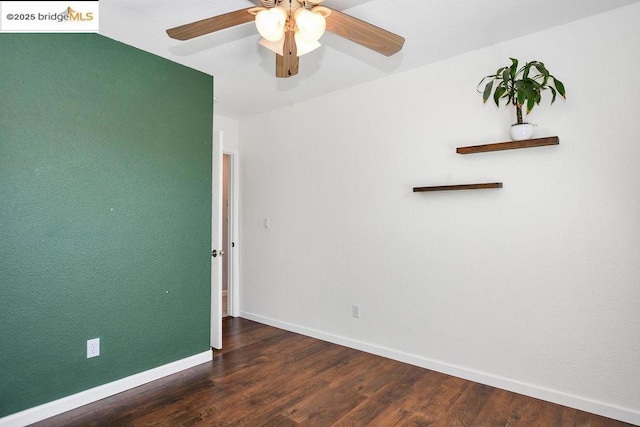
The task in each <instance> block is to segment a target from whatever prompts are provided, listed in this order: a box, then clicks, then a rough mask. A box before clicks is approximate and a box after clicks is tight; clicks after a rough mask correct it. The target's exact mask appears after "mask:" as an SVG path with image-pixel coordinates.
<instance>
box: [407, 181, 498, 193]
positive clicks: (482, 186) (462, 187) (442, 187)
mask: <svg viewBox="0 0 640 427" xmlns="http://www.w3.org/2000/svg"><path fill="white" fill-rule="evenodd" d="M487 188H502V183H501V182H487V183H483V184H460V185H437V186H435V187H413V192H414V193H420V192H423V191H451V190H484V189H487Z"/></svg>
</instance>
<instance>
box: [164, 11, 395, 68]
mask: <svg viewBox="0 0 640 427" xmlns="http://www.w3.org/2000/svg"><path fill="white" fill-rule="evenodd" d="M322 1H323V0H260V3H261V6H257V7H249V8H246V9H240V10H236V11H234V12H229V13H224V14H222V15H218V16H213V17H211V18H206V19H203V20H200V21H196V22H192V23H190V24H185V25H181V26H179V27H175V28H170V29H168V30H167V34H168V35H169V37H171V38H174V39H177V40H189V39H192V38H195V37H199V36H203V35H205V34H209V33H213V32H215V31H220V30H224V29H226V28H231V27H235V26H236V25H241V24H246V23H248V22H251V21H254V20H255V23H256V27H257V28H258V31H259V32H260V35H262V39H261V40H260V42H259V43H260V44H261V45H263V46H265V47H266V48H268V49H270V50H272V51H274V52H275V53H276V77H291V76H294V75H296V74H298V61H299V60H298V57H299V56H301V55H304V54H305V53H307V52H310V51H312V50H313V49H315V48H317V47H319V46H320V43H319V42H318V39H319V38H320V36H322V34H323V32H324V31H325V29H326V30H327V31H330V32H332V33H334V34H336V35H338V36H341V37H344V38H346V39H348V40H351V41H352V42H355V43H357V44H359V45H362V46H364V47H367V48H369V49H372V50H374V51H376V52H378V53H381V54H383V55H385V56H391V55H393V54H395V53H397V52H399V51H400V49H402V46H403V45H404V38H403V37H401V36H399V35H397V34H394V33H391V32H389V31H387V30H384V29H382V28H379V27H376V26H375V25H373V24H370V23H368V22H365V21H362V20H360V19H358V18H354V17H352V16H349V15H347V14H345V13H342V12H340V11H337V10H335V9H330V8H328V7H325V6H319V4H320V3H321V2H322Z"/></svg>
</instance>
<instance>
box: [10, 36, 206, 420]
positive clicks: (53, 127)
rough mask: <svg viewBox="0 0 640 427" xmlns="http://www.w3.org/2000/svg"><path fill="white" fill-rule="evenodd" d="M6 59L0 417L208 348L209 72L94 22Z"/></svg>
mask: <svg viewBox="0 0 640 427" xmlns="http://www.w3.org/2000/svg"><path fill="white" fill-rule="evenodd" d="M0 58H2V59H1V61H0V230H2V231H1V233H2V235H1V238H0V307H1V308H0V328H2V332H1V334H0V348H1V351H0V366H2V371H3V373H2V379H1V381H0V417H1V416H6V415H8V414H11V413H14V412H17V411H20V410H24V409H27V408H30V407H33V406H37V405H40V404H43V403H46V402H49V401H52V400H55V399H58V398H61V397H64V396H68V395H71V394H74V393H77V392H80V391H83V390H86V389H89V388H92V387H95V386H98V385H102V384H105V383H108V382H111V381H115V380H117V379H121V378H124V377H127V376H130V375H133V374H136V373H139V372H142V371H145V370H148V369H152V368H154V367H157V366H160V365H163V364H166V363H169V362H172V361H176V360H179V359H183V358H186V357H189V356H192V355H194V354H198V353H201V352H203V351H207V350H208V349H209V317H210V292H211V291H210V247H211V245H210V242H211V141H212V120H213V81H212V77H211V76H207V75H205V74H202V73H200V72H197V71H194V70H191V69H188V68H186V67H183V66H180V65H177V64H175V63H172V62H170V61H167V60H164V59H161V58H158V57H156V56H153V55H151V54H148V53H145V52H143V51H140V50H137V49H135V48H132V47H129V46H126V45H123V44H121V43H118V42H115V41H113V40H110V39H107V38H105V37H102V36H99V35H96V34H53V35H52V34H2V35H0ZM92 338H100V355H99V356H98V357H93V358H90V359H88V358H87V343H86V342H87V340H88V339H92Z"/></svg>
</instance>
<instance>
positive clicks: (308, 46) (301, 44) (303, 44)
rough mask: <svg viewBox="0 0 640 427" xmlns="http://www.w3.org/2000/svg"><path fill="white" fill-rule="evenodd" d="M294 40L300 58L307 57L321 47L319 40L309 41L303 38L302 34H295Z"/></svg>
mask: <svg viewBox="0 0 640 427" xmlns="http://www.w3.org/2000/svg"><path fill="white" fill-rule="evenodd" d="M294 39H295V41H296V53H297V55H298V56H302V55H305V54H307V53H309V52H311V51H312V50H316V49H317V48H319V47H320V46H321V44H320V42H319V41H318V40H311V41H309V40H307V39H305V38H304V37H302V36H301V35H300V33H295V35H294Z"/></svg>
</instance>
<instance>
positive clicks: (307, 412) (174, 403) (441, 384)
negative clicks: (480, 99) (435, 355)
mask: <svg viewBox="0 0 640 427" xmlns="http://www.w3.org/2000/svg"><path fill="white" fill-rule="evenodd" d="M223 337H224V340H223V347H224V350H222V351H220V352H218V351H216V352H215V356H214V360H213V361H212V362H210V363H205V364H202V365H198V366H196V367H194V368H191V369H188V370H186V371H183V372H180V373H178V374H175V375H172V376H169V377H166V378H163V379H160V380H158V381H154V382H152V383H149V384H146V385H144V386H141V387H138V388H135V389H133V390H129V391H127V392H124V393H121V394H118V395H116V396H112V397H109V398H107V399H104V400H101V401H99V402H95V403H93V404H90V405H87V406H84V407H82V408H78V409H76V410H73V411H69V412H67V413H64V414H61V415H59V416H56V417H53V418H50V419H48V420H45V421H42V422H40V423H37V424H36V425H37V426H49V427H50V426H92V425H94V426H105V425H106V426H194V425H201V426H278V427H287V426H299V425H303V426H332V425H336V426H427V425H429V426H593V427H595V426H598V427H609V426H629V424H625V423H622V422H618V421H614V420H610V419H608V418H603V417H600V416H597V415H593V414H589V413H586V412H581V411H578V410H575V409H571V408H567V407H564V406H560V405H555V404H552V403H548V402H543V401H541V400H537V399H533V398H530V397H525V396H522V395H519V394H515V393H511V392H507V391H504V390H500V389H497V388H493V387H489V386H486V385H482V384H478V383H474V382H471V381H466V380H462V379H459V378H456V377H452V376H449V375H444V374H441V373H438V372H435V371H429V370H427V369H422V368H418V367H415V366H411V365H407V364H405V363H401V362H396V361H393V360H389V359H385V358H383V357H379V356H374V355H371V354H368V353H363V352H360V351H357V350H352V349H349V348H346V347H341V346H338V345H334V344H330V343H327V342H324V341H319V340H316V339H313V338H309V337H305V336H302V335H297V334H294V333H291V332H287V331H284V330H281V329H277V328H273V327H270V326H265V325H262V324H259V323H255V322H252V321H249V320H245V319H241V318H226V319H225V320H224V321H223Z"/></svg>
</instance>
